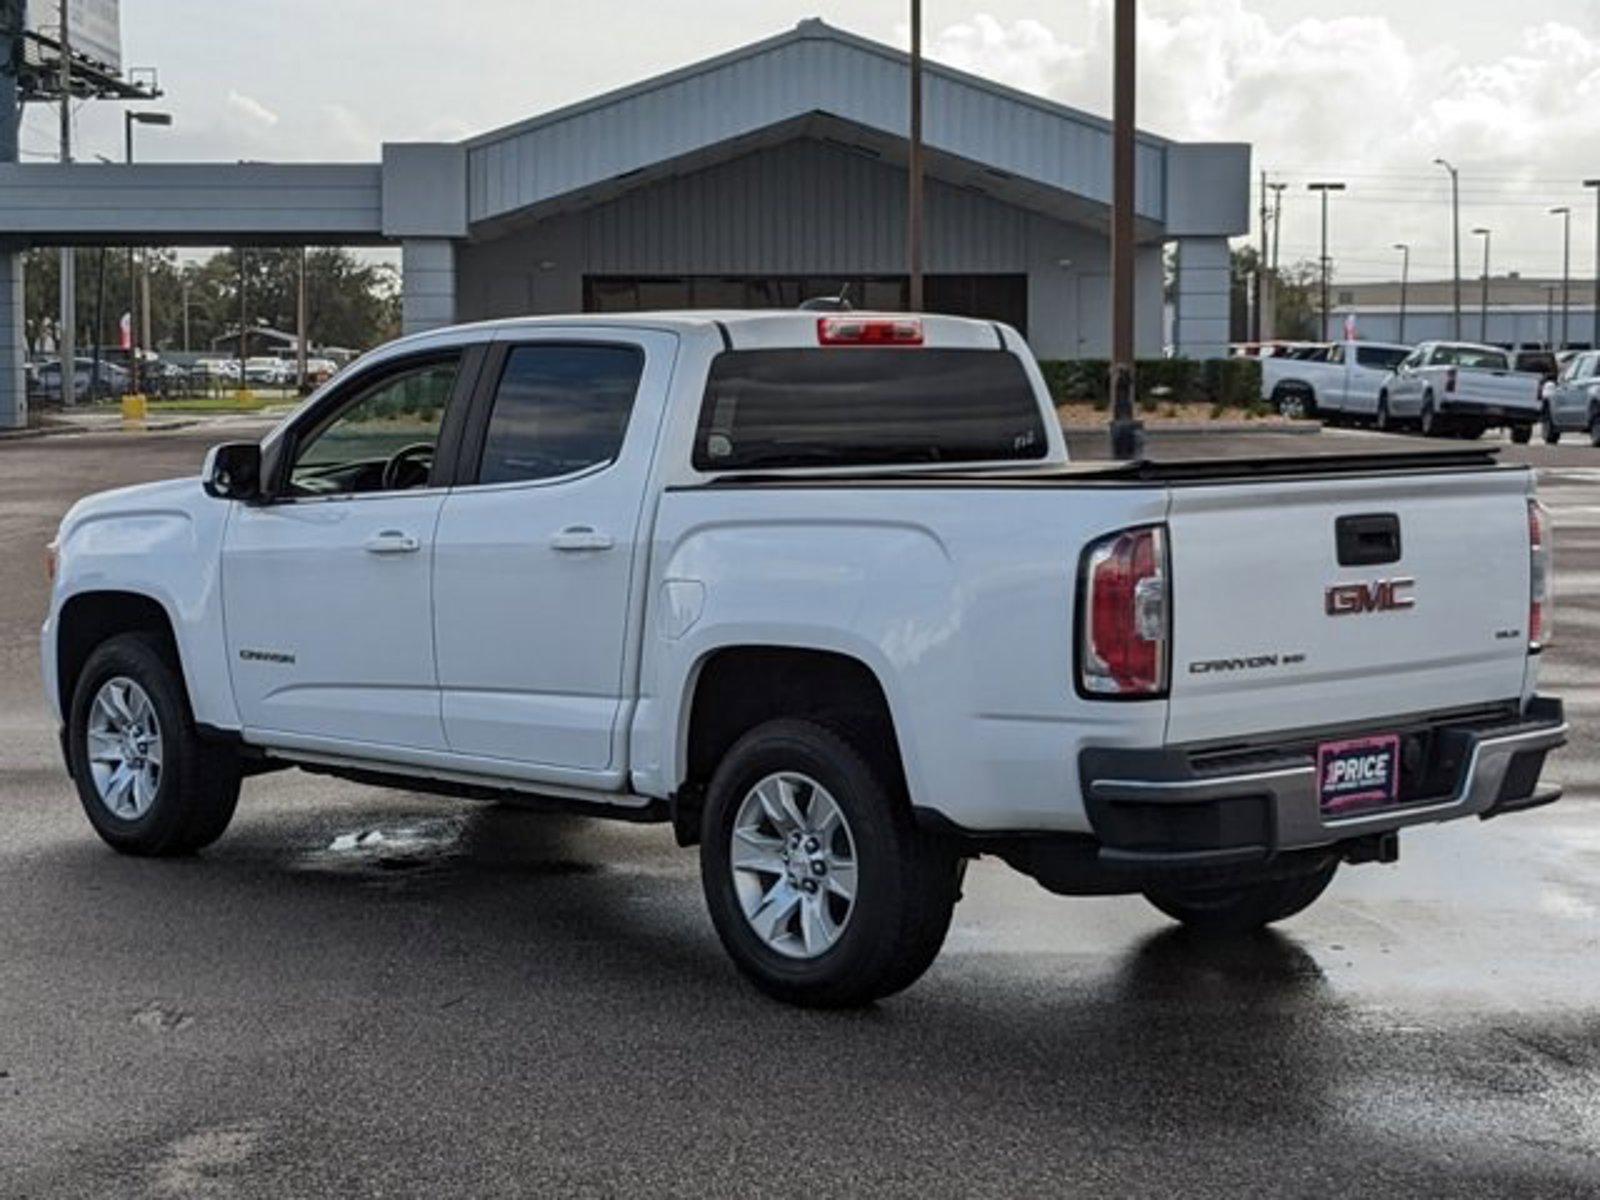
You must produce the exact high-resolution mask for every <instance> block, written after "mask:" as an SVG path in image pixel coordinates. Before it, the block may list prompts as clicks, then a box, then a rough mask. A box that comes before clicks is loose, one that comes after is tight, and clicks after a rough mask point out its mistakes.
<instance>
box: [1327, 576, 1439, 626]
mask: <svg viewBox="0 0 1600 1200" xmlns="http://www.w3.org/2000/svg"><path fill="white" fill-rule="evenodd" d="M1416 584H1417V581H1416V580H1415V579H1376V580H1374V581H1373V582H1371V583H1337V584H1334V586H1333V587H1331V588H1329V589H1328V590H1327V593H1326V594H1325V603H1326V605H1327V609H1328V615H1329V616H1330V617H1350V616H1355V615H1356V614H1358V613H1375V612H1398V611H1399V610H1401V609H1406V608H1415V607H1416V606H1417V602H1416V600H1415V599H1414V598H1413V597H1412V596H1411V595H1410V591H1411V589H1412V588H1414V587H1415V586H1416Z"/></svg>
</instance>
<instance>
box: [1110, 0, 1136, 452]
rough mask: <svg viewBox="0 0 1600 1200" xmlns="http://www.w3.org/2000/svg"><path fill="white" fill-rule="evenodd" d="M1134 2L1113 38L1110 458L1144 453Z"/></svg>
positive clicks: (1119, 5)
mask: <svg viewBox="0 0 1600 1200" xmlns="http://www.w3.org/2000/svg"><path fill="white" fill-rule="evenodd" d="M1134 9H1135V5H1134V0H1116V8H1115V16H1114V18H1113V20H1114V22H1115V29H1114V31H1113V34H1112V45H1113V51H1112V53H1113V56H1114V64H1113V69H1112V85H1111V91H1112V105H1111V108H1112V115H1111V380H1110V383H1111V457H1112V458H1122V459H1131V458H1137V457H1139V455H1140V453H1141V452H1142V450H1143V442H1144V429H1143V426H1141V425H1140V424H1139V422H1138V421H1136V420H1135V419H1134V416H1133V396H1134V388H1135V383H1136V381H1135V379H1134V314H1135V311H1136V310H1135V307H1134V300H1133V282H1134V271H1133V268H1134V243H1133V237H1134V229H1133V204H1134V190H1133V189H1134V110H1135V104H1136V101H1137V98H1138V90H1137V87H1136V72H1137V69H1138V41H1137V37H1136V30H1135V21H1136V20H1137V14H1136V12H1135V11H1134Z"/></svg>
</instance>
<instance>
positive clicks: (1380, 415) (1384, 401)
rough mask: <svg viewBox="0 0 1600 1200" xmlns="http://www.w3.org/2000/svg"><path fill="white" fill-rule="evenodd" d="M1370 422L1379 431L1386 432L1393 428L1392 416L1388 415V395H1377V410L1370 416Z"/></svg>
mask: <svg viewBox="0 0 1600 1200" xmlns="http://www.w3.org/2000/svg"><path fill="white" fill-rule="evenodd" d="M1372 424H1373V427H1374V428H1375V429H1377V430H1378V432H1379V433H1388V432H1389V431H1390V430H1391V429H1393V428H1394V418H1392V417H1391V416H1390V415H1389V397H1388V396H1387V395H1383V396H1379V397H1378V411H1377V413H1376V414H1375V415H1374V416H1373V418H1372Z"/></svg>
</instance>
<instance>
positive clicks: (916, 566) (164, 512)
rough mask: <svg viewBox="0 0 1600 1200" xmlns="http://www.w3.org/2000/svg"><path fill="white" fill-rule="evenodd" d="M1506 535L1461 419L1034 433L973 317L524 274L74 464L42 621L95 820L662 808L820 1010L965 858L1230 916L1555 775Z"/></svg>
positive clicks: (1039, 381) (1022, 391) (1044, 418)
mask: <svg viewBox="0 0 1600 1200" xmlns="http://www.w3.org/2000/svg"><path fill="white" fill-rule="evenodd" d="M491 381H492V382H491ZM468 431H475V432H468ZM353 497H355V498H359V500H360V502H359V503H349V502H348V501H349V500H350V499H351V498H353ZM1263 513H1270V514H1271V519H1270V520H1264V519H1263V515H1262V514H1263ZM1469 529H1470V530H1471V531H1472V536H1471V537H1464V536H1463V535H1462V531H1463V530H1469ZM1402 547H1403V553H1402ZM1549 554H1550V544H1549V532H1548V526H1547V519H1546V517H1545V515H1544V511H1543V509H1542V508H1541V507H1540V506H1539V504H1538V503H1537V502H1536V501H1535V499H1534V475H1533V472H1532V471H1531V470H1530V469H1529V468H1527V467H1526V466H1498V465H1496V463H1495V461H1494V459H1493V458H1492V456H1490V455H1486V454H1483V453H1481V452H1475V451H1471V450H1464V449H1457V450H1455V451H1453V452H1442V453H1441V452H1432V453H1423V454H1417V453H1404V454H1397V455H1396V454H1391V455H1372V456H1367V457H1355V458H1352V457H1348V456H1341V457H1338V458H1336V459H1330V460H1319V459H1318V458H1317V457H1316V456H1309V457H1303V458H1302V457H1296V458H1286V459H1281V460H1276V461H1273V460H1261V459H1256V460H1251V461H1249V462H1244V463H1240V462H1230V461H1228V460H1226V459H1223V458H1216V457H1213V458H1209V459H1206V460H1203V461H1189V462H1179V463H1173V464H1167V465H1163V464H1161V463H1156V462H1140V463H1136V464H1083V465H1076V464H1069V463H1068V461H1067V450H1066V445H1065V442H1064V440H1063V437H1062V432H1061V427H1060V423H1059V421H1058V420H1057V418H1056V413H1055V408H1054V405H1053V403H1052V400H1051V397H1050V394H1049V391H1048V389H1047V387H1046V385H1045V382H1044V380H1043V378H1042V376H1041V375H1040V372H1039V370H1038V367H1037V365H1036V364H1035V363H1034V361H1033V358H1032V357H1031V355H1030V354H1029V352H1028V349H1027V345H1026V343H1025V342H1024V341H1023V340H1022V338H1021V336H1020V335H1019V334H1017V333H1016V331H1015V330H1012V329H1009V328H1006V327H1003V326H997V325H995V324H992V323H990V322H986V321H972V320H962V319H958V318H952V317H935V316H926V317H906V316H891V315H875V314H850V315H848V316H846V315H818V314H795V313H745V314H738V315H698V314H696V315H689V314H674V315H662V316H655V315H650V314H632V315H627V316H623V315H616V314H613V315H607V316H605V317H560V318H546V319H524V320H519V321H515V322H500V323H497V324H495V325H493V326H488V327H485V326H464V327H460V328H455V329H447V330H439V331H435V332H431V333H428V334H423V335H418V336H414V337H411V338H407V339H404V340H402V341H400V342H397V343H395V344H393V345H390V346H388V347H386V348H384V349H382V350H379V351H377V352H376V353H374V354H371V355H369V356H368V357H366V358H365V359H363V360H362V361H361V362H360V363H359V364H357V365H356V366H354V367H352V368H350V370H348V371H347V372H346V373H345V374H344V376H343V377H342V378H341V379H340V380H338V381H336V382H335V383H334V384H333V385H332V386H330V387H328V388H326V389H324V390H323V392H322V393H321V394H320V395H319V396H318V397H317V398H316V399H314V400H312V401H311V402H310V403H308V404H306V405H304V406H302V408H301V409H300V410H298V411H297V412H296V413H295V414H294V415H292V416H291V417H289V418H287V419H286V421H285V422H284V423H283V424H282V425H280V426H279V427H278V428H277V429H276V430H275V431H274V432H273V433H271V434H269V435H268V436H267V437H266V439H265V440H264V441H262V442H259V443H257V442H237V443H233V444H230V445H226V446H221V447H217V448H215V449H213V450H212V451H211V453H210V455H209V456H208V458H207V461H206V465H205V467H204V468H203V471H202V474H201V476H200V478H198V479H184V480H174V481H168V482H164V483H156V484H149V485H144V486H139V487H133V488H124V489H121V490H118V491H113V492H107V493H104V494H101V495H98V496H93V497H90V498H88V499H85V500H82V501H80V502H79V503H78V504H76V505H75V506H74V507H73V508H72V510H71V511H70V512H69V513H68V514H67V515H66V517H65V518H64V520H63V522H62V524H61V527H60V530H59V532H58V534H57V537H56V540H55V543H54V555H55V558H54V565H53V577H54V582H53V585H52V591H51V598H50V603H49V613H48V617H47V620H46V622H45V625H44V629H43V632H42V642H41V647H42V651H43V666H44V679H45V686H46V689H47V692H48V694H49V698H50V701H51V703H52V704H53V705H54V706H55V710H56V712H57V713H58V714H59V717H60V720H61V722H62V724H63V729H64V733H63V739H62V744H63V748H64V750H65V753H66V761H67V765H68V769H69V771H70V772H71V775H72V778H73V780H74V781H75V783H76V786H77V790H78V793H79V796H80V797H81V800H82V803H83V807H84V811H85V812H86V814H87V816H88V819H89V820H90V822H91V823H92V824H93V826H94V828H95V829H96V830H97V831H98V833H99V835H100V836H101V837H102V838H103V839H105V841H107V842H108V843H110V844H111V845H112V846H113V847H115V848H117V849H118V850H121V851H124V852H127V853H131V854H143V855H170V854H182V853H189V852H193V851H195V850H198V849H200V848H201V847H203V846H205V845H207V844H208V843H210V842H212V841H214V840H215V839H216V838H217V837H219V836H221V834H222V832H223V831H224V829H225V828H226V827H227V825H228V822H229V820H230V818H231V816H232V814H233V810H234V805H235V802H236V800H237V799H238V795H239V780H240V778H241V777H242V776H244V775H246V774H252V773H258V772H262V771H266V770H271V769H273V768H276V767H283V766H289V765H299V766H302V767H305V768H306V769H308V770H313V771H317V772H321V773H325V774H332V775H338V776H347V777H349V778H351V779H356V780H360V781H362V782H364V783H374V782H376V783H386V784H392V785H395V786H399V787H405V788H412V789H421V790H425V791H428V792H432V793H447V794H456V795H460V796H463V797H469V798H478V799H482V798H513V799H515V798H522V799H525V800H532V801H541V802H550V801H554V802H556V803H559V804H561V805H564V806H566V807H569V808H577V809H580V810H582V811H585V812H588V813H590V814H592V815H595V816H609V817H617V818H622V819H626V820H632V821H638V820H659V821H663V822H669V823H670V824H671V826H672V828H673V830H674V832H675V834H676V836H677V840H678V841H679V842H680V843H681V844H683V845H692V844H698V845H699V854H700V866H701V872H702V877H703V880H704V888H705V894H706V899H707V903H708V905H709V908H710V910H711V916H712V920H713V923H714V924H715V926H716V929H717V932H718V933H719V935H720V936H721V938H722V941H723V944H724V946H726V947H727V949H728V952H729V953H730V955H731V956H732V958H733V959H734V961H735V962H736V963H737V964H738V966H739V967H740V969H741V970H743V971H744V972H745V973H746V974H747V975H748V976H749V977H750V978H751V979H752V980H754V981H755V983H756V984H757V985H759V986H760V987H762V988H764V989H765V990H766V991H768V992H770V993H772V994H773V995H776V996H778V997H781V998H783V999H785V1000H789V1001H794V1002H798V1003H803V1004H812V1005H827V1006H838V1005H847V1004H858V1003H863V1002H866V1001H869V1000H872V999H874V998H877V997H881V996H885V995H888V994H890V993H893V992H895V991H897V990H899V989H901V988H904V987H906V986H908V985H909V984H910V983H911V982H912V981H913V980H915V979H916V978H917V977H918V976H919V975H920V974H921V973H922V972H923V970H924V969H926V968H927V966H928V965H929V964H930V963H931V962H932V960H933V958H934V957H935V955H936V954H937V953H938V950H939V947H940V945H941V943H942V942H943V940H944V937H945V932H946V930H947V928H948V926H949V924H950V920H951V914H952V909H953V907H954V905H955V903H956V901H957V899H958V898H959V896H960V891H961V875H962V866H963V864H964V863H965V861H966V860H968V859H970V858H973V857H976V856H978V855H982V854H988V855H994V856H997V857H1000V858H1002V859H1004V860H1005V861H1006V862H1008V863H1010V864H1011V865H1012V866H1013V867H1015V868H1017V869H1018V870H1021V871H1023V872H1025V873H1026V874H1028V875H1030V876H1032V877H1033V878H1034V879H1036V880H1037V881H1039V882H1040V883H1041V884H1043V885H1044V886H1045V887H1046V888H1048V889H1050V890H1052V891H1055V892H1059V893H1062V894H1068V895H1085V894H1093V895H1101V894H1106V893H1116V892H1122V893H1131V894H1143V895H1144V896H1146V897H1147V898H1148V899H1149V900H1150V901H1151V902H1152V903H1153V904H1154V905H1155V906H1156V907H1157V908H1159V909H1160V910H1161V911H1162V912H1163V913H1166V914H1167V915H1169V916H1170V917H1172V918H1174V919H1176V920H1178V921H1181V922H1184V923H1186V924H1189V925H1193V926H1196V927H1200V928H1205V929H1209V930H1212V931H1214V932H1239V931H1246V930H1252V929H1256V928H1259V927H1261V926H1264V925H1266V924H1268V923H1270V922H1273V921H1277V920H1281V919H1284V918H1286V917H1288V916H1290V915H1292V914H1294V913H1296V912H1298V911H1300V910H1302V909H1304V908H1305V907H1306V906H1308V905H1310V904H1311V903H1312V902H1313V901H1315V899H1316V898H1317V897H1318V895H1320V894H1321V893H1322V891H1323V889H1324V888H1325V887H1326V886H1327V885H1328V883H1329V881H1330V880H1331V879H1332V878H1333V876H1334V873H1335V872H1336V870H1337V869H1338V868H1339V866H1340V865H1341V864H1342V863H1366V862H1375V861H1381V862H1389V861H1393V860H1394V859H1395V857H1396V856H1397V854H1398V847H1399V841H1398V838H1399V831H1400V830H1401V829H1402V828H1407V827H1411V826H1416V825H1421V824H1425V823H1432V822H1438V821H1447V820H1453V819H1457V818H1467V817H1488V816H1497V815H1499V814H1503V813H1510V812H1515V811H1518V810H1521V809H1526V808H1530V807H1533V806H1535V805H1539V804H1542V803H1545V802H1547V801H1549V800H1552V799H1554V798H1555V797H1556V796H1557V794H1558V793H1557V792H1556V790H1555V789H1553V788H1549V787H1542V786H1540V785H1539V782H1538V780H1539V775H1540V771H1541V769H1542V766H1543V763H1544V758H1545V755H1546V753H1547V752H1549V751H1550V750H1552V749H1553V748H1555V747H1556V746H1558V745H1560V744H1561V743H1562V742H1563V740H1564V738H1565V733H1566V724H1565V721H1564V719H1563V716H1562V708H1561V705H1560V702H1559V701H1557V700H1554V699H1549V698H1545V697H1542V696H1540V695H1538V694H1537V693H1536V690H1535V687H1536V681H1537V677H1538V673H1539V665H1540V661H1541V660H1540V657H1539V651H1540V648H1541V647H1542V645H1543V644H1544V642H1545V640H1546V639H1547V638H1548V637H1549V632H1550V630H1549V624H1548V621H1549V612H1548V608H1547V605H1548V602H1549V593H1548V587H1549V582H1548V573H1549ZM1462 886H1471V881H1470V880H1467V879H1463V880H1462ZM528 919H530V920H538V919H539V914H537V913H532V914H529V917H528ZM171 936H173V937H179V938H181V937H182V936H183V934H182V931H181V929H177V930H174V931H173V932H172V934H171Z"/></svg>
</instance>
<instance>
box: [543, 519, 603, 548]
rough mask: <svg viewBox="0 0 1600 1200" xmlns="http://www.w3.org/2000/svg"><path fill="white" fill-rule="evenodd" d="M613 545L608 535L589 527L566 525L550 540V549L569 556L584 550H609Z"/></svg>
mask: <svg viewBox="0 0 1600 1200" xmlns="http://www.w3.org/2000/svg"><path fill="white" fill-rule="evenodd" d="M615 545H616V542H615V541H613V540H612V537H611V535H610V534H609V533H601V532H600V531H599V530H598V529H595V528H594V527H593V526H591V525H568V526H567V527H566V528H565V529H563V530H562V531H561V532H560V533H558V534H556V535H555V536H554V537H552V538H551V539H550V546H551V548H552V549H554V550H561V551H565V552H566V553H569V554H572V553H578V552H581V551H585V550H589V551H594V550H609V549H611V547H613V546H615Z"/></svg>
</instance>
